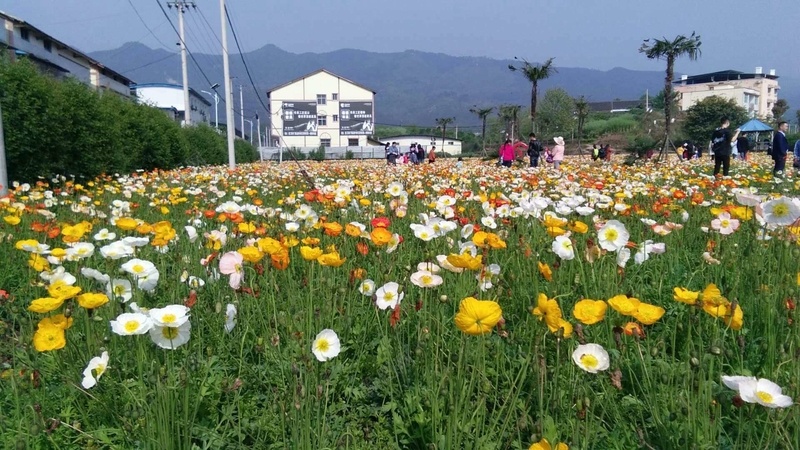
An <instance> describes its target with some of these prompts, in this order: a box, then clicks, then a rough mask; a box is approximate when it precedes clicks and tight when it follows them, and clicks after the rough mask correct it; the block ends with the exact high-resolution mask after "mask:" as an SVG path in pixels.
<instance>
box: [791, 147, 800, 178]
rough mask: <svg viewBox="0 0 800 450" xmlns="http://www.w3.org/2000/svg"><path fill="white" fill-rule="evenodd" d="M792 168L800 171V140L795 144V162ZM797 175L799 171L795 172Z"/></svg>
mask: <svg viewBox="0 0 800 450" xmlns="http://www.w3.org/2000/svg"><path fill="white" fill-rule="evenodd" d="M792 167H794V168H795V169H800V139H798V140H797V142H795V143H794V161H792ZM795 174H797V170H795Z"/></svg>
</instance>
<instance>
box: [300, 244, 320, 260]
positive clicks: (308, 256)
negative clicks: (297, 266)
mask: <svg viewBox="0 0 800 450" xmlns="http://www.w3.org/2000/svg"><path fill="white" fill-rule="evenodd" d="M323 253H324V252H323V251H322V249H321V248H317V247H309V246H307V245H304V246H302V247H300V256H302V257H303V259H305V260H306V261H314V260H316V259H317V258H319V257H320V256H322V254H323Z"/></svg>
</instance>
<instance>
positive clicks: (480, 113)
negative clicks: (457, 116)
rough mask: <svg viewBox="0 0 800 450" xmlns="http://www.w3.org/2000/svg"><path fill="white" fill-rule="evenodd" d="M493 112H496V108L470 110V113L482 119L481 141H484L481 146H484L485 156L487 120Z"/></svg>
mask: <svg viewBox="0 0 800 450" xmlns="http://www.w3.org/2000/svg"><path fill="white" fill-rule="evenodd" d="M492 111H494V106H492V107H491V108H477V107H474V108H471V109H470V110H469V112H471V113H472V114H475V115H477V116H478V118H479V119H481V139H482V141H483V142H482V144H481V145H482V146H483V152H484V154H485V153H486V118H487V117H489V114H491V113H492Z"/></svg>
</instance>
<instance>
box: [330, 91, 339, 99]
mask: <svg viewBox="0 0 800 450" xmlns="http://www.w3.org/2000/svg"><path fill="white" fill-rule="evenodd" d="M331 100H339V93H338V92H334V93H333V94H331Z"/></svg>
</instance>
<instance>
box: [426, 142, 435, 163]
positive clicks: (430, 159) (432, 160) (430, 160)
mask: <svg viewBox="0 0 800 450" xmlns="http://www.w3.org/2000/svg"><path fill="white" fill-rule="evenodd" d="M435 162H436V146H435V145H431V149H430V150H428V164H433V163H435Z"/></svg>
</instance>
